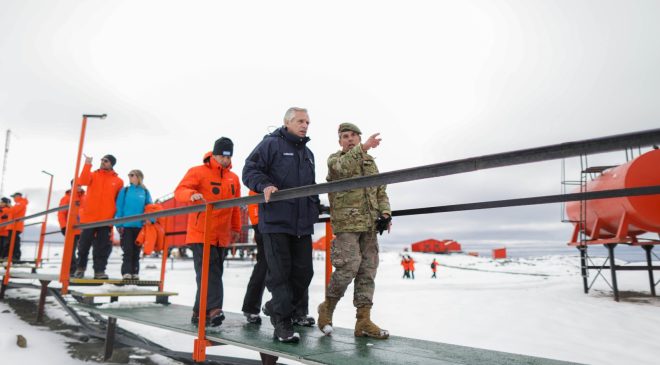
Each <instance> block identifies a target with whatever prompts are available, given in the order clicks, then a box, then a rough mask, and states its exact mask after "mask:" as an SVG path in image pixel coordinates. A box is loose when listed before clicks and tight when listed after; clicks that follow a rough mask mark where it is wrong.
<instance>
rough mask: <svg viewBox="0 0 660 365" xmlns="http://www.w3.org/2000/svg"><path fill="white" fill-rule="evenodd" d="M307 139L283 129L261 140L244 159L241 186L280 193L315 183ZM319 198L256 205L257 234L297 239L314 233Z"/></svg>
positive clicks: (312, 156)
mask: <svg viewBox="0 0 660 365" xmlns="http://www.w3.org/2000/svg"><path fill="white" fill-rule="evenodd" d="M308 141H309V138H307V137H305V138H300V137H298V136H296V135H293V134H291V133H289V132H288V131H287V130H286V128H285V127H280V128H278V129H276V130H275V131H274V132H273V133H271V134H269V135H267V136H266V137H264V139H263V140H262V141H261V142H260V143H259V144H258V145H257V147H256V148H255V149H254V151H252V153H250V155H249V156H248V158H247V159H246V160H245V166H244V167H243V176H242V178H243V184H245V185H246V186H247V187H249V188H250V190H252V191H255V192H258V193H263V191H264V188H266V187H267V186H271V185H272V186H275V187H276V188H277V189H279V190H284V189H290V188H295V187H299V186H305V185H313V184H316V181H315V176H314V154H313V153H312V151H310V149H309V148H307V146H306V144H307V142H308ZM319 203H320V201H319V197H318V195H313V196H309V197H304V198H296V199H288V200H283V201H276V202H272V201H271V202H269V203H262V204H259V231H260V232H261V233H287V234H291V235H296V236H302V235H308V234H312V233H314V223H316V222H318V218H319Z"/></svg>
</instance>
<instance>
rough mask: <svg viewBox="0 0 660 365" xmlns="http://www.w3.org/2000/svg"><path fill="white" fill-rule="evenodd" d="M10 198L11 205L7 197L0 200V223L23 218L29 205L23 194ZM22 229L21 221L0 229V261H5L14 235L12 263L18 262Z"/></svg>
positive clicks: (22, 223) (15, 194) (23, 225)
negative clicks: (12, 200)
mask: <svg viewBox="0 0 660 365" xmlns="http://www.w3.org/2000/svg"><path fill="white" fill-rule="evenodd" d="M11 197H12V199H14V204H13V205H12V202H11V199H9V198H7V197H3V198H2V199H0V223H4V222H7V221H10V220H12V219H16V218H23V217H25V211H26V210H27V205H28V203H29V201H28V200H27V198H25V197H23V194H21V193H18V192H17V193H14V194H12V195H11ZM24 227H25V222H23V221H18V222H15V223H14V224H12V225H8V226H3V227H0V259H6V258H8V257H9V249H10V245H11V237H12V235H15V238H14V252H13V255H12V261H19V260H20V259H21V233H23V228H24ZM14 232H15V233H14Z"/></svg>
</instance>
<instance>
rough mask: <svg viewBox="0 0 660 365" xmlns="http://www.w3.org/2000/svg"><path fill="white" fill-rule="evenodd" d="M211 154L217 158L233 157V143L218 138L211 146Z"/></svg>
mask: <svg viewBox="0 0 660 365" xmlns="http://www.w3.org/2000/svg"><path fill="white" fill-rule="evenodd" d="M213 154H214V155H219V156H229V157H231V156H233V155H234V142H232V141H231V139H229V138H227V137H220V138H219V139H218V140H217V141H215V144H214V145H213Z"/></svg>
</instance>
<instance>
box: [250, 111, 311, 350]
mask: <svg viewBox="0 0 660 365" xmlns="http://www.w3.org/2000/svg"><path fill="white" fill-rule="evenodd" d="M308 127H309V115H308V114H307V110H306V109H303V108H289V110H287V111H286V113H285V115H284V125H283V126H282V127H280V128H278V129H276V130H275V131H274V132H273V133H271V134H269V135H267V136H266V137H264V139H263V140H262V141H261V142H260V143H259V144H258V145H257V147H256V148H255V149H254V151H252V153H250V155H249V156H248V158H247V159H246V160H245V167H244V168H243V183H244V184H245V185H246V186H247V187H249V188H250V189H251V190H252V191H255V192H258V193H263V194H264V198H265V203H262V204H259V231H260V232H261V233H262V235H263V240H264V253H265V254H266V263H267V265H268V274H267V276H266V287H268V290H269V291H270V292H271V294H272V295H273V299H271V300H270V301H269V302H267V303H266V305H265V306H264V314H266V315H269V316H270V320H271V323H272V324H273V326H274V327H275V331H274V333H273V336H274V337H275V338H276V339H278V340H279V341H281V342H298V341H299V340H300V335H299V334H298V333H295V332H294V331H293V317H294V315H295V314H296V313H295V312H296V308H297V307H300V306H301V303H304V302H305V301H306V299H307V289H308V287H309V283H310V282H311V280H312V276H313V275H314V269H313V266H312V233H314V223H316V222H317V221H318V216H319V198H318V196H317V195H314V196H310V197H304V198H296V199H287V200H281V201H273V202H269V201H270V198H271V195H272V194H273V193H275V192H277V191H278V190H283V189H290V188H295V187H299V186H305V185H312V184H315V183H316V182H315V176H314V154H313V153H312V151H311V150H310V149H309V148H307V146H306V144H307V142H309V138H308V137H307V129H308Z"/></svg>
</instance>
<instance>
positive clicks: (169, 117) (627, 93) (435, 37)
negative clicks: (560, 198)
mask: <svg viewBox="0 0 660 365" xmlns="http://www.w3.org/2000/svg"><path fill="white" fill-rule="evenodd" d="M658 14H660V2H658V1H602V0H599V1H580V0H571V1H539V0H520V1H492V0H484V1H468V0H461V1H408V2H394V1H374V2H357V1H333V2H327V3H318V2H309V1H286V2H285V1H277V2H272V1H264V2H219V1H55V0H42V1H30V0H2V1H0V128H1V129H2V132H3V134H2V137H4V131H5V130H6V129H8V128H9V129H11V130H12V133H13V134H12V139H11V143H10V152H9V160H8V163H7V166H6V169H7V174H6V177H5V187H4V193H5V195H7V194H9V193H11V192H14V191H23V192H25V193H27V194H28V195H29V196H28V197H29V198H30V200H31V204H30V208H29V212H37V211H41V210H43V209H44V208H45V196H46V189H47V184H48V178H47V176H46V175H44V174H42V173H41V170H47V171H50V172H52V173H53V174H55V188H56V194H55V199H56V200H59V198H60V197H61V195H62V193H63V191H64V190H65V189H66V187H67V186H68V184H69V180H70V179H71V178H72V176H73V170H74V163H75V161H74V159H75V154H76V150H77V144H78V138H79V134H80V125H81V116H82V114H84V113H89V114H101V113H107V114H108V118H107V119H106V120H103V121H101V120H90V123H89V125H88V130H87V139H86V144H85V148H84V151H85V153H86V154H88V155H91V156H94V167H95V168H97V167H98V164H99V160H100V157H101V156H103V155H104V154H106V153H112V154H114V155H115V156H116V157H117V159H118V163H117V165H116V167H115V168H116V170H117V172H118V173H119V174H120V176H121V177H122V178H123V179H124V180H125V181H126V180H127V178H126V174H127V172H128V171H129V170H131V169H135V168H138V169H141V170H142V171H143V172H144V173H145V176H146V178H145V183H146V185H147V186H148V188H149V189H150V190H151V192H152V195H153V196H155V197H157V196H162V195H165V194H168V193H170V192H172V191H173V190H174V188H175V187H176V185H177V183H178V182H179V180H180V179H181V177H183V175H184V173H185V172H186V170H187V169H188V168H189V167H191V166H194V165H197V164H199V163H201V159H202V155H203V154H204V153H205V152H206V151H208V150H210V149H211V148H212V146H213V142H214V140H215V139H217V138H218V137H220V136H227V137H230V138H231V139H233V141H234V143H235V149H234V159H233V166H234V168H233V169H234V171H235V172H236V173H238V174H239V175H240V173H241V170H242V168H243V163H244V160H245V157H246V156H247V155H248V154H249V152H250V151H251V150H252V149H253V148H254V146H255V145H256V144H257V143H258V142H259V141H260V140H261V138H262V137H263V136H264V135H265V134H266V133H268V131H269V130H272V128H273V127H275V126H279V125H281V123H282V117H283V114H284V111H285V110H286V109H287V108H288V107H290V106H301V107H306V108H308V109H309V111H310V117H311V122H312V124H311V126H310V129H309V136H310V137H311V139H312V140H311V142H310V143H309V147H310V148H311V149H312V151H313V152H314V153H315V155H316V159H317V161H318V162H317V171H316V173H317V181H318V182H323V181H325V176H326V173H327V168H326V166H325V160H326V158H327V156H328V155H329V154H331V153H333V152H335V151H336V150H337V149H338V144H337V134H336V129H337V126H338V124H339V123H341V122H353V123H356V124H357V125H358V126H359V127H360V128H361V129H362V131H363V132H364V134H365V135H366V136H368V135H369V134H371V133H374V132H380V133H381V136H382V138H383V142H382V144H381V146H380V147H379V148H377V149H375V150H373V151H372V152H373V153H372V154H373V155H374V156H375V157H376V158H377V163H378V166H379V168H380V170H381V171H392V170H397V169H402V168H407V167H412V166H419V165H426V164H431V163H438V162H444V161H450V160H455V159H459V158H467V157H474V156H479V155H484V154H491V153H497V152H504V151H509V150H514V149H520V148H528V147H535V146H541V145H547V144H555V143H561V142H567V141H573V140H580V139H586V138H595V137H600V136H605V135H612V134H619V133H626V132H631V131H639V130H645V129H651V128H657V127H658V126H660V118H659V117H660V107H659V105H660V103H659V102H658V100H659V99H660V72H658V65H660V36H659V35H660V22H658ZM0 143H3V142H0ZM599 160H601V161H603V163H605V164H617V163H621V162H623V161H625V155H624V154H623V153H620V154H609V155H606V156H596V157H594V158H593V159H592V161H599ZM319 162H321V163H319ZM569 165H570V166H571V167H572V168H570V169H569V171H567V173H568V174H569V175H571V174H572V176H573V177H577V174H578V172H579V170H578V169H577V168H575V164H571V163H570V162H569ZM560 174H561V164H560V161H553V162H546V163H540V164H534V165H525V166H519V167H511V168H503V169H498V170H493V171H484V172H477V173H470V174H462V175H458V176H452V177H446V178H437V179H429V180H424V181H418V182H410V183H402V184H395V185H391V186H390V187H389V188H388V191H389V194H390V199H391V203H392V207H393V209H395V210H396V209H404V208H416V207H427V206H435V205H444V204H452V203H466V202H475V201H480V200H492V199H502V198H514V197H523V196H533V195H546V194H556V193H558V192H559V191H560V179H561V176H560ZM242 193H243V194H246V193H247V190H243V191H242ZM323 199H325V200H327V198H323ZM53 218H54V216H53ZM53 220H54V219H53ZM559 220H560V207H559V206H558V205H548V206H539V207H524V208H508V209H497V210H486V211H480V212H462V213H451V214H435V215H430V216H423V217H421V216H418V217H407V218H399V219H397V220H396V221H395V225H394V228H393V232H392V234H391V235H390V236H389V237H384V238H383V239H382V242H383V243H402V242H411V241H416V240H421V239H425V238H429V237H435V238H453V239H456V240H458V241H462V242H494V243H497V244H508V243H514V242H519V241H526V242H536V241H557V242H564V241H565V240H566V239H567V238H568V237H569V235H570V231H571V227H569V226H567V225H565V224H562V223H560V222H559ZM321 231H322V229H321V227H320V226H319V227H317V232H319V233H321V234H322V232H321Z"/></svg>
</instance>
